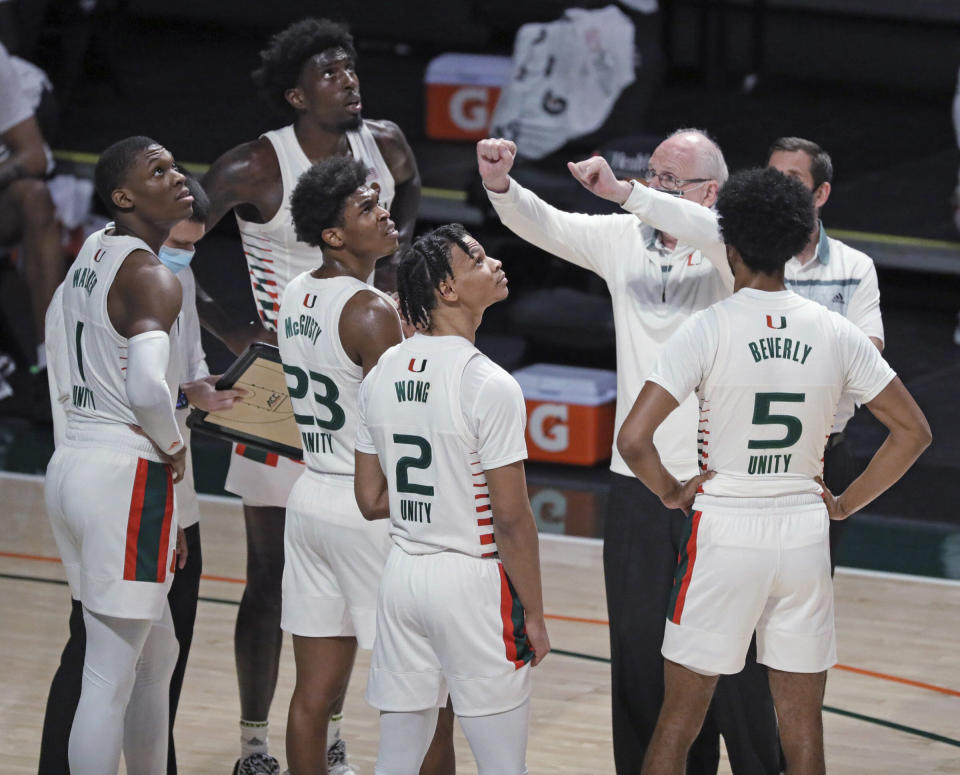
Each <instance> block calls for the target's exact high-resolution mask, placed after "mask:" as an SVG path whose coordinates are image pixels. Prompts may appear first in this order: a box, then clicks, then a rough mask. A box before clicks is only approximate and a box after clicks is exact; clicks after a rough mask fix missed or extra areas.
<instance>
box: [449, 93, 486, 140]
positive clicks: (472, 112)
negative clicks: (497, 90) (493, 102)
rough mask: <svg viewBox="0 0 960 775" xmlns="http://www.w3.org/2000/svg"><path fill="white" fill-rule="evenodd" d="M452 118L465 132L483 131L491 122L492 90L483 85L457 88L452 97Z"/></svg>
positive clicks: (450, 105)
mask: <svg viewBox="0 0 960 775" xmlns="http://www.w3.org/2000/svg"><path fill="white" fill-rule="evenodd" d="M449 109H450V120H451V121H452V122H453V123H454V124H455V125H456V126H457V127H459V128H460V129H462V130H464V131H465V132H482V131H484V130H485V129H486V128H487V125H488V124H489V123H490V91H489V90H488V89H484V88H483V87H481V86H467V87H465V88H463V89H457V91H455V92H454V93H453V96H452V97H451V98H450V103H449Z"/></svg>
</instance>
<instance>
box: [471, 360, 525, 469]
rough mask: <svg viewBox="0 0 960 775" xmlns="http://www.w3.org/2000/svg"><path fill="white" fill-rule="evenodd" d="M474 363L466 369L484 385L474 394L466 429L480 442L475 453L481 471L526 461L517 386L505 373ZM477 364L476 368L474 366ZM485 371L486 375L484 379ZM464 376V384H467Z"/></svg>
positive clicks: (499, 369) (521, 399)
mask: <svg viewBox="0 0 960 775" xmlns="http://www.w3.org/2000/svg"><path fill="white" fill-rule="evenodd" d="M477 360H479V359H474V361H472V362H471V363H470V364H468V366H467V369H471V368H477V369H479V370H480V374H478V375H477V376H480V377H481V378H482V377H484V376H485V378H484V379H483V383H482V384H481V386H480V388H479V390H477V391H476V394H475V395H476V399H475V400H474V402H473V407H472V410H471V411H470V416H469V417H468V418H467V423H468V426H469V427H472V428H473V429H475V432H476V436H477V438H478V439H479V442H480V443H479V446H478V449H477V452H478V453H479V455H480V463H481V465H482V466H483V468H484V470H489V469H492V468H500V467H501V466H505V465H509V464H510V463H516V462H517V461H518V460H524V459H526V457H527V442H526V439H525V438H524V435H523V432H524V429H525V428H526V425H527V407H526V404H525V403H524V400H523V392H522V391H521V390H520V385H518V384H517V381H516V380H515V379H514V378H513V377H511V376H510V375H509V374H507V372H505V371H504V370H503V369H501V368H499V367H498V366H494V365H493V364H482V363H480V364H476V361H477ZM475 364H476V365H475ZM484 366H486V367H488V368H489V367H492V368H489V373H488V374H486V375H483V373H482V372H483V371H484V370H487V369H484ZM467 379H468V378H467V375H466V374H465V375H464V382H467Z"/></svg>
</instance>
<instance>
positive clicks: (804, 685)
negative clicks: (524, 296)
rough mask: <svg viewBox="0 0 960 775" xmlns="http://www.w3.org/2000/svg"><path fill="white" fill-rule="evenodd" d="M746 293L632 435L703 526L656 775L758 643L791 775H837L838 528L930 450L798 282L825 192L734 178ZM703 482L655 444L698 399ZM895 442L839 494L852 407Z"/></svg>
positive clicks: (716, 309) (644, 468) (672, 652)
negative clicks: (829, 449) (791, 264)
mask: <svg viewBox="0 0 960 775" xmlns="http://www.w3.org/2000/svg"><path fill="white" fill-rule="evenodd" d="M717 209H718V211H719V216H720V228H721V231H722V235H723V239H724V241H725V242H726V246H727V247H726V251H727V256H728V260H729V263H730V267H731V269H732V271H733V275H734V281H735V282H734V289H735V293H734V295H733V296H732V297H731V298H729V299H727V300H725V301H721V302H718V303H717V304H714V305H713V306H712V307H710V308H709V309H706V310H704V311H702V312H699V313H697V314H696V315H694V316H693V317H691V318H690V319H689V320H688V321H687V322H686V323H684V324H683V325H682V326H681V327H680V329H678V331H677V332H676V333H675V334H674V335H673V336H672V337H671V339H670V341H668V343H667V345H666V346H665V348H664V351H663V352H662V353H661V355H660V358H659V360H658V362H657V365H656V367H655V368H654V371H653V374H652V375H651V376H650V378H649V379H648V380H647V382H646V383H645V384H644V386H643V389H642V390H641V392H640V395H639V396H638V398H637V400H636V402H635V403H634V406H633V408H632V410H631V411H630V414H629V416H628V417H627V420H626V422H625V423H624V425H623V428H622V430H621V431H620V435H619V437H618V442H617V444H618V447H619V448H620V451H621V454H622V455H623V457H624V459H625V460H626V461H627V462H628V463H629V465H630V467H631V469H632V470H633V471H634V473H636V475H637V476H638V477H639V478H640V480H641V481H643V483H644V484H645V485H647V487H649V488H650V489H651V490H652V491H653V492H654V493H655V494H657V495H658V496H659V497H660V498H661V500H662V501H663V503H664V504H665V505H666V506H667V507H668V508H681V509H684V510H686V509H689V508H690V506H691V505H692V507H693V510H692V512H690V514H689V516H688V518H687V519H688V522H687V531H686V532H687V536H686V541H685V543H684V550H683V551H682V552H681V555H680V557H679V563H678V568H677V572H676V576H675V581H674V590H673V596H672V598H671V601H670V607H669V609H668V612H667V622H666V632H665V635H664V640H663V656H664V657H665V663H664V680H665V684H666V694H665V696H664V701H663V707H662V708H661V711H660V717H659V719H658V722H657V728H656V731H655V733H654V736H653V740H652V741H651V743H650V747H649V748H648V750H647V755H646V758H645V759H644V766H643V770H642V772H643V774H644V775H655V774H656V775H659V774H660V773H671V774H672V773H679V772H682V770H683V762H684V761H685V759H686V754H687V750H688V748H689V746H690V743H691V742H692V741H693V739H694V737H695V736H696V734H697V731H698V730H699V728H700V725H701V723H702V722H703V717H704V713H705V712H706V709H707V706H708V704H709V702H710V698H711V695H712V694H713V690H714V687H715V685H716V682H717V677H718V675H720V674H730V673H735V672H737V671H738V670H740V669H741V668H742V667H743V663H744V657H745V655H746V651H747V647H748V645H749V643H750V639H751V636H752V635H753V633H754V631H756V636H757V660H758V661H759V662H760V663H761V664H765V665H766V666H767V668H768V676H769V681H770V689H771V693H772V694H773V699H774V703H775V705H776V709H777V716H778V719H779V722H780V736H781V740H782V743H783V750H784V754H785V757H786V762H787V772H788V773H790V775H814V774H819V773H824V772H825V762H824V754H823V723H822V718H821V705H822V702H823V691H824V685H825V682H826V671H827V669H828V668H829V667H831V666H832V665H833V664H835V663H836V640H835V633H834V614H833V585H832V581H831V578H830V547H829V534H828V525H829V520H830V519H845V518H846V517H848V516H849V515H850V514H852V513H853V512H855V511H857V510H858V509H860V508H862V507H863V506H865V505H866V504H868V503H869V502H870V501H872V500H873V499H874V498H876V497H877V496H878V495H879V494H880V493H882V492H883V491H884V490H886V489H887V488H888V487H890V486H891V485H892V484H893V483H894V482H896V481H897V480H898V479H899V478H900V477H901V476H903V474H904V473H905V472H906V471H907V469H908V468H909V467H910V466H911V465H912V464H913V462H914V461H915V460H916V459H917V457H918V456H919V455H920V453H921V452H922V451H923V450H924V449H925V448H926V446H927V445H928V444H929V443H930V438H931V437H930V429H929V426H928V425H927V421H926V419H925V418H924V416H923V413H922V412H921V411H920V409H919V407H917V405H916V403H915V402H914V400H913V398H912V397H911V396H910V394H909V393H908V392H907V390H906V388H905V387H904V386H903V383H902V382H901V381H900V380H899V379H898V378H897V376H896V375H895V374H894V372H893V370H892V369H891V368H890V367H889V366H888V365H887V364H886V362H885V361H884V360H883V358H882V356H881V355H880V353H879V352H878V350H877V348H876V347H875V346H874V345H873V343H872V342H871V341H870V339H869V338H868V337H867V336H866V334H864V333H863V332H862V331H860V330H859V329H858V328H857V327H856V326H854V325H853V324H852V323H850V322H849V321H847V320H846V319H845V318H843V317H841V316H840V315H839V314H837V313H835V312H831V311H829V310H827V309H826V308H825V307H823V306H821V305H820V304H818V303H816V302H814V301H811V300H808V299H804V298H802V297H801V296H798V295H797V294H795V293H794V292H793V291H788V290H786V288H785V285H784V265H785V264H786V262H787V261H788V260H789V259H790V257H791V256H794V255H796V254H797V253H798V252H799V251H800V250H801V249H802V248H803V247H804V245H805V244H806V241H807V238H808V236H809V234H810V231H811V229H812V226H813V223H814V220H813V202H812V199H811V196H810V192H809V191H808V190H807V189H806V188H804V186H803V185H802V184H801V183H799V182H798V181H796V180H795V179H793V178H789V177H787V176H785V175H783V174H782V173H780V172H779V171H777V170H775V169H771V168H768V169H764V170H748V171H746V172H742V173H738V174H736V175H734V176H733V177H731V178H730V180H729V181H728V182H727V183H726V185H725V186H724V188H723V189H721V192H720V197H719V200H718V203H717ZM693 391H695V392H696V395H697V397H698V399H699V403H700V425H699V432H698V443H699V447H700V461H701V462H700V468H701V471H702V473H701V474H699V475H698V476H695V477H693V478H692V479H690V480H689V481H687V482H686V483H681V482H678V481H677V480H676V479H675V478H674V477H673V476H671V475H670V473H669V472H668V471H667V470H666V469H665V468H664V467H663V464H662V462H661V460H660V457H659V455H658V453H657V451H656V448H655V447H654V444H653V434H654V432H655V431H656V429H657V427H658V426H659V425H660V424H661V423H662V422H663V420H664V418H666V416H667V415H668V414H669V413H670V412H671V411H673V409H675V408H676V407H677V406H678V403H679V402H680V401H682V400H683V399H685V398H686V397H687V396H688V395H689V394H690V393H691V392H693ZM844 393H846V394H849V395H851V396H853V397H854V398H855V399H856V400H857V401H859V402H862V403H865V404H866V405H867V407H868V408H869V409H870V411H871V412H872V413H873V414H874V415H875V416H876V417H877V419H879V420H880V421H881V422H882V423H883V424H884V425H886V426H887V428H888V430H889V431H890V435H889V436H888V438H887V440H886V442H885V443H884V444H883V446H882V447H881V448H880V449H879V450H878V451H877V453H876V454H875V455H874V456H873V458H872V460H871V461H870V463H869V465H868V466H867V468H866V470H865V471H864V472H863V473H862V474H861V475H860V476H859V477H858V478H857V479H856V480H854V481H853V483H852V484H851V485H850V486H849V487H848V488H847V489H846V490H845V491H844V492H843V493H840V494H839V495H838V496H836V497H834V496H833V495H832V494H831V493H830V492H829V491H828V490H827V489H826V488H825V486H824V485H823V481H822V479H821V476H822V470H823V446H824V440H825V439H826V438H827V436H829V434H830V428H831V426H832V424H833V419H834V414H835V413H836V411H837V406H838V403H839V401H840V397H841V395H842V394H844Z"/></svg>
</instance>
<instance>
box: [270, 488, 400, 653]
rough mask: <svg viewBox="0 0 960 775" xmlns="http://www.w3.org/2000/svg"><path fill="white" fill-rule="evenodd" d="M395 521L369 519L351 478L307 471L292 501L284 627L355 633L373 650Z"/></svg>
mask: <svg viewBox="0 0 960 775" xmlns="http://www.w3.org/2000/svg"><path fill="white" fill-rule="evenodd" d="M389 529H390V521H389V520H386V519H379V520H376V521H373V522H368V521H367V520H365V519H364V518H363V515H362V514H361V513H360V509H359V508H358V507H357V501H356V498H355V497H354V494H353V477H352V476H334V475H329V474H317V473H315V472H313V471H310V470H307V469H304V470H303V474H302V475H301V477H300V479H299V480H298V481H297V483H296V484H295V485H294V486H293V490H292V491H291V493H290V499H289V500H288V501H287V517H286V526H285V528H284V535H283V550H284V565H283V608H282V613H281V618H280V626H281V627H282V628H283V629H284V630H286V631H287V632H290V633H292V634H294V635H302V636H304V637H308V638H330V637H336V636H347V635H353V636H356V638H357V644H358V645H359V646H360V648H364V649H370V648H373V639H374V635H375V633H376V626H377V591H378V589H379V588H380V576H381V575H382V574H383V566H384V563H385V562H386V560H387V554H388V553H389V552H390V547H391V545H392V543H391V541H390V535H389Z"/></svg>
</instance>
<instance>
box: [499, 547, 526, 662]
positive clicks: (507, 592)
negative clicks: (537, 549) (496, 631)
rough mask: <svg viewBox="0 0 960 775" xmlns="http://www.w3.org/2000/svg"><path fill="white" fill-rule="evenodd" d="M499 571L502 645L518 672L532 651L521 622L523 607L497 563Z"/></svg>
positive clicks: (524, 626)
mask: <svg viewBox="0 0 960 775" xmlns="http://www.w3.org/2000/svg"><path fill="white" fill-rule="evenodd" d="M497 568H498V569H499V570H500V619H501V620H502V621H503V645H504V647H505V648H506V652H507V660H508V661H510V662H513V667H514V669H515V670H519V669H520V668H521V667H523V666H524V665H525V664H527V662H529V661H530V660H531V659H533V649H531V648H530V640H529V638H527V626H526V624H525V622H524V620H523V605H521V603H520V598H518V597H517V591H516V590H515V589H514V588H513V583H512V582H511V581H510V578H509V577H508V576H507V572H506V571H505V570H504V569H503V565H502V564H501V563H499V562H498V563H497Z"/></svg>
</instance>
